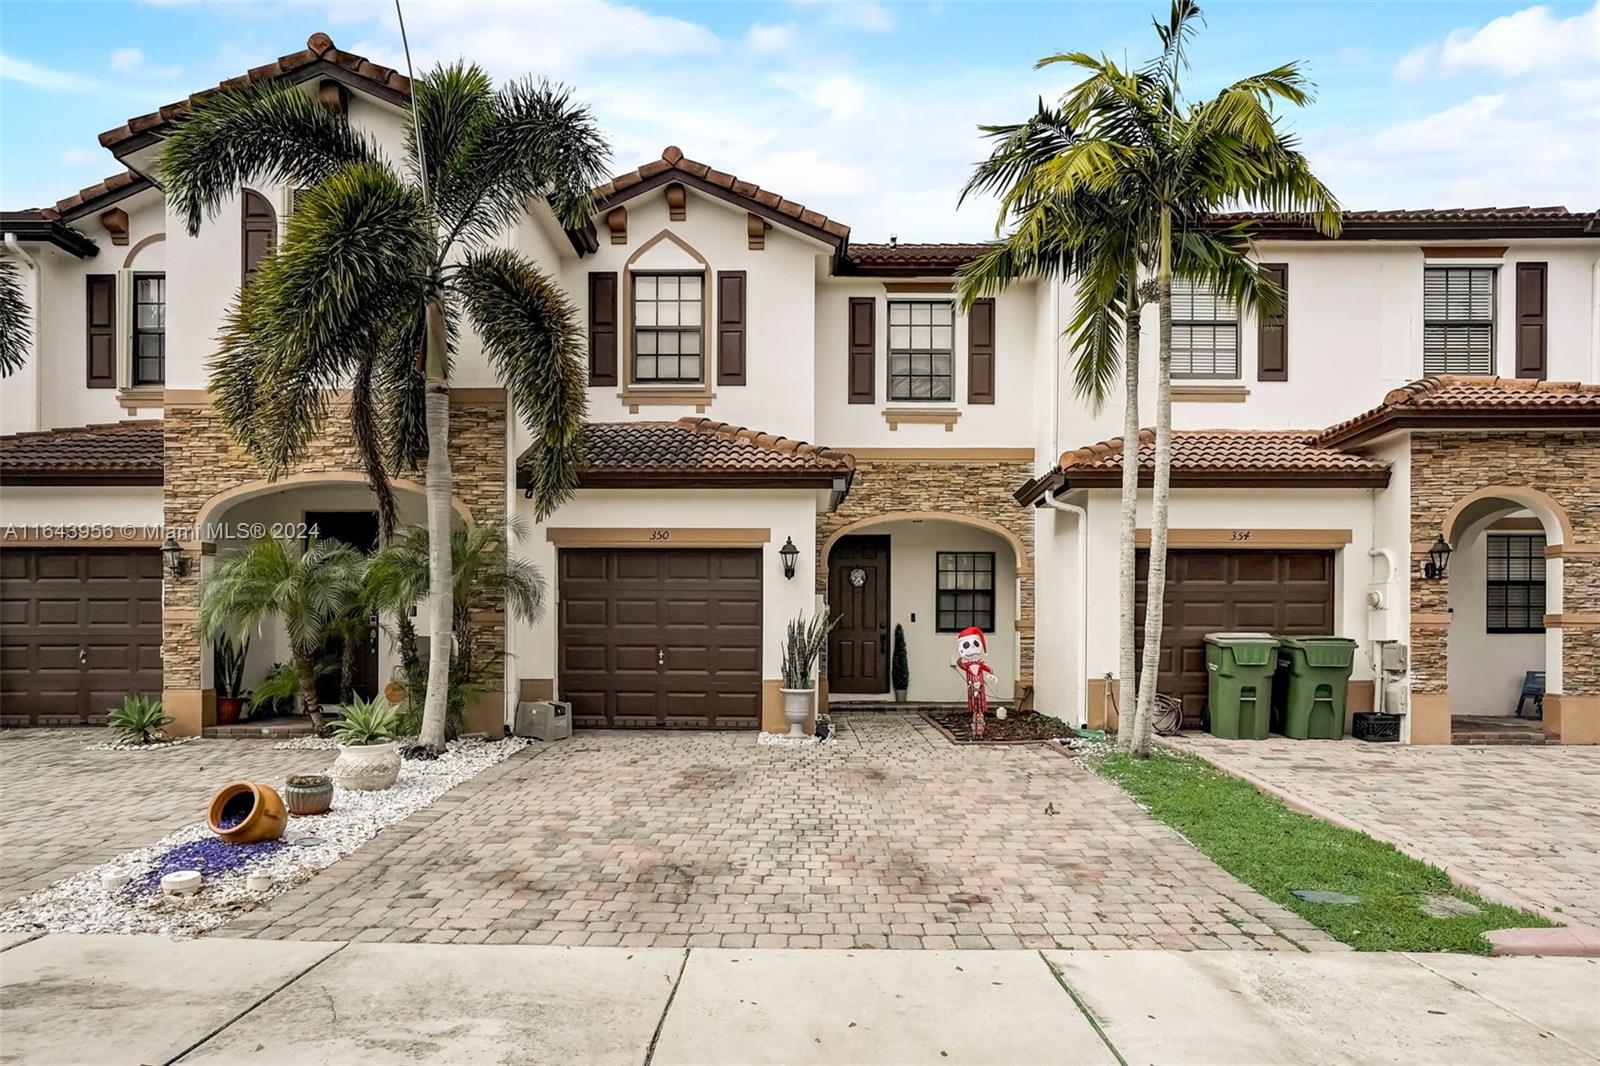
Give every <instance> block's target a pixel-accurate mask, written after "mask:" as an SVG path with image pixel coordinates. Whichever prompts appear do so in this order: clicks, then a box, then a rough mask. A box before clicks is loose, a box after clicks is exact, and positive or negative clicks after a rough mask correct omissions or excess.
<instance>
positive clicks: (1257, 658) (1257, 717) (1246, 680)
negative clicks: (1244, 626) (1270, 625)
mask: <svg viewBox="0 0 1600 1066" xmlns="http://www.w3.org/2000/svg"><path fill="white" fill-rule="evenodd" d="M1277 668H1278V638H1277V637H1275V636H1273V635H1272V634H1270V633H1207V634H1206V700H1207V704H1208V707H1209V711H1210V719H1211V725H1210V730H1211V735H1212V736H1214V737H1223V738H1225V739H1228V740H1264V739H1266V736H1267V732H1268V729H1269V727H1270V725H1271V722H1272V675H1273V673H1274V672H1275V671H1276V670H1277Z"/></svg>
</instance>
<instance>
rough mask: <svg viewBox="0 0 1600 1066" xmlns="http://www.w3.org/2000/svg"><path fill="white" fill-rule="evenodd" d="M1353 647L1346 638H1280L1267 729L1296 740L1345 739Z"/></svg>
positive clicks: (1353, 654)
mask: <svg viewBox="0 0 1600 1066" xmlns="http://www.w3.org/2000/svg"><path fill="white" fill-rule="evenodd" d="M1355 661H1356V642H1355V641H1353V640H1351V639H1349V638H1348V637H1283V638H1281V639H1280V640H1279V642H1278V676H1277V679H1276V680H1275V681H1274V682H1273V686H1272V690H1273V691H1272V727H1273V729H1275V730H1276V731H1278V732H1280V733H1282V734H1283V735H1284V736H1287V737H1293V738H1294V739H1296V740H1338V739H1339V738H1340V737H1342V736H1344V707H1345V698H1346V696H1347V695H1348V693H1349V690H1350V669H1351V667H1352V666H1353V665H1354V664H1355Z"/></svg>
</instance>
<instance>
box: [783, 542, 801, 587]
mask: <svg viewBox="0 0 1600 1066" xmlns="http://www.w3.org/2000/svg"><path fill="white" fill-rule="evenodd" d="M778 555H779V556H781V557H782V559H783V576H784V577H786V578H788V579H789V580H790V581H793V580H794V566H795V563H797V562H798V561H799V560H800V549H799V548H796V547H795V546H794V538H793V537H785V538H783V547H781V548H779V549H778Z"/></svg>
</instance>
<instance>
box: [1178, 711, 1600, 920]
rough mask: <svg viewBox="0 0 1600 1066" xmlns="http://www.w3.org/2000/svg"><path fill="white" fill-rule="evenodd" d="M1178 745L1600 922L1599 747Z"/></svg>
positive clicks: (1519, 894) (1506, 887)
mask: <svg viewBox="0 0 1600 1066" xmlns="http://www.w3.org/2000/svg"><path fill="white" fill-rule="evenodd" d="M1177 743H1178V746H1179V747H1181V748H1184V749H1186V750H1189V751H1195V752H1198V753H1199V754H1202V755H1204V756H1205V757H1206V758H1207V759H1210V760H1211V761H1212V762H1214V763H1216V764H1217V765H1219V766H1221V767H1222V768H1223V769H1225V770H1237V771H1243V772H1244V773H1247V774H1250V775H1252V776H1254V777H1256V778H1258V779H1259V780H1261V781H1263V782H1265V783H1266V784H1268V785H1271V786H1273V787H1275V788H1279V789H1283V790H1285V791H1286V792H1287V793H1288V794H1290V795H1292V796H1293V797H1294V798H1296V799H1298V800H1300V801H1302V802H1306V803H1311V804H1315V805H1316V806H1318V807H1321V808H1323V809H1325V810H1328V811H1331V812H1333V813H1334V814H1337V815H1339V816H1341V817H1343V818H1346V819H1349V820H1351V821H1353V822H1355V823H1356V824H1358V825H1360V826H1361V827H1362V828H1363V829H1365V830H1366V831H1367V832H1368V833H1370V834H1372V835H1373V836H1376V837H1379V838H1381V839H1384V840H1388V841H1390V842H1392V843H1394V845H1395V846H1396V847H1398V848H1400V849H1401V850H1402V851H1404V852H1406V853H1407V854H1410V855H1413V856H1416V857H1417V858H1420V859H1423V860H1425V861H1427V862H1431V863H1433V864H1435V865H1437V866H1440V867H1443V868H1445V869H1448V870H1450V871H1452V872H1453V873H1458V875H1465V878H1467V879H1472V880H1476V881H1479V882H1482V883H1483V884H1485V885H1488V886H1492V887H1493V888H1496V889H1499V890H1500V891H1501V892H1504V893H1506V894H1507V896H1508V897H1509V898H1508V900H1507V901H1508V902H1509V901H1510V899H1513V898H1514V899H1515V900H1516V901H1518V902H1520V903H1521V904H1522V905H1523V906H1525V907H1528V906H1531V907H1533V908H1535V909H1538V910H1542V911H1544V912H1545V913H1547V914H1549V915H1550V916H1551V917H1553V918H1556V919H1557V920H1561V921H1566V922H1578V923H1580V924H1583V925H1589V926H1594V927H1600V748H1580V747H1538V748H1517V747H1417V748H1413V747H1409V746H1401V745H1398V744H1363V743H1361V742H1359V741H1355V740H1346V741H1341V742H1339V743H1329V742H1326V741H1308V742H1300V741H1293V740H1288V739H1285V738H1283V737H1273V738H1271V739H1269V740H1263V741H1237V740H1234V741H1228V740H1217V739H1216V738H1215V737H1208V736H1205V735H1203V734H1186V735H1185V736H1184V737H1183V738H1182V739H1181V740H1179V741H1178V742H1177Z"/></svg>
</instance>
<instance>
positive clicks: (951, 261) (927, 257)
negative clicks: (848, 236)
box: [850, 241, 994, 274]
mask: <svg viewBox="0 0 1600 1066" xmlns="http://www.w3.org/2000/svg"><path fill="white" fill-rule="evenodd" d="M992 247H994V242H992V241H973V242H968V243H939V242H936V243H931V244H900V243H895V244H852V245H851V246H850V263H851V265H852V266H854V267H855V268H856V269H857V271H859V272H861V273H865V274H879V273H912V274H915V273H922V274H948V273H950V272H951V271H953V270H955V268H956V267H958V266H960V265H961V264H963V263H966V262H970V261H971V260H973V259H976V258H977V257H978V256H980V255H982V254H983V253H984V252H986V251H988V250H989V249H990V248H992Z"/></svg>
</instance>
